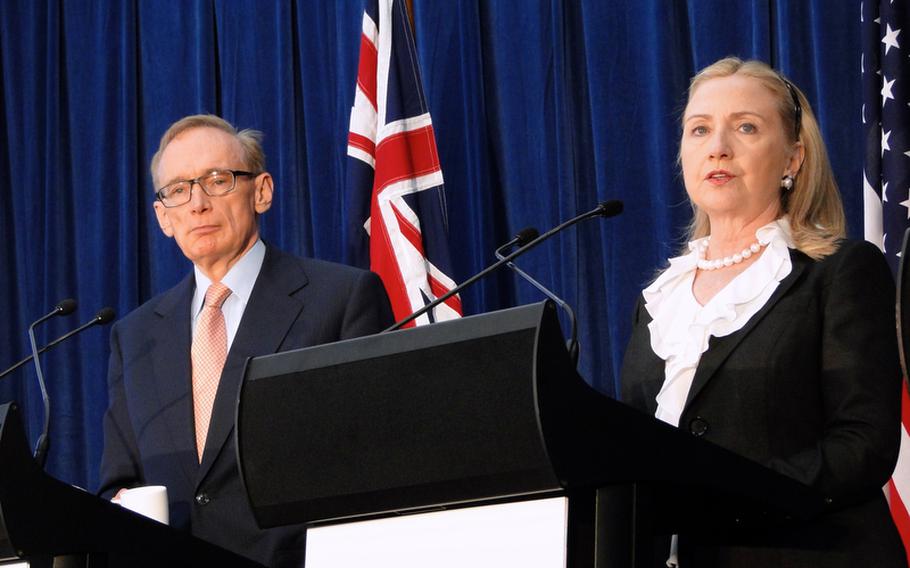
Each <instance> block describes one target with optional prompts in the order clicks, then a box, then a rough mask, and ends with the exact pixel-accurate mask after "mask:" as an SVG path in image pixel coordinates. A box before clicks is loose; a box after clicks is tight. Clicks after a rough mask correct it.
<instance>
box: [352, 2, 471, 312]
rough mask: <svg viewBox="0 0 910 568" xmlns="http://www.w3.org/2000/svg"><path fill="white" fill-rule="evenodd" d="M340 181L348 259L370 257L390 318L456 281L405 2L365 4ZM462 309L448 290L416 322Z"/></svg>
mask: <svg viewBox="0 0 910 568" xmlns="http://www.w3.org/2000/svg"><path fill="white" fill-rule="evenodd" d="M347 178H348V179H347V188H346V191H347V195H346V197H347V202H348V208H349V211H348V213H349V214H350V215H351V218H352V219H353V225H354V226H353V227H351V228H349V232H351V231H353V232H354V235H353V238H352V239H351V242H352V243H353V244H352V248H353V250H351V251H349V258H348V260H349V261H351V262H353V263H355V264H360V265H363V266H365V265H366V264H367V260H368V261H369V266H370V269H371V270H373V271H374V272H376V273H377V274H379V276H380V278H382V281H383V283H384V284H385V288H386V291H387V292H388V294H389V299H390V300H391V302H392V309H393V311H394V312H395V317H396V319H399V320H400V319H402V318H404V317H405V316H407V315H409V314H410V313H412V312H414V311H416V310H418V309H420V308H422V307H424V306H425V305H426V304H428V303H429V302H431V301H432V300H434V299H435V298H437V297H439V296H442V295H443V294H445V293H446V292H448V291H449V290H450V289H451V288H452V287H454V286H455V282H454V280H453V279H452V277H451V274H452V270H451V263H450V259H449V252H448V244H447V241H446V234H447V232H448V229H447V219H446V203H445V190H444V187H443V180H442V168H441V167H440V164H439V155H438V153H437V151H436V139H435V136H434V134H433V123H432V121H431V120H430V111H429V108H428V107H427V102H426V98H425V97H424V93H423V86H422V84H421V80H420V69H419V68H418V63H417V50H416V48H415V44H414V35H413V33H412V30H411V25H410V21H409V17H408V13H407V7H406V6H405V5H404V2H403V0H368V1H367V4H366V7H365V9H364V14H363V29H362V34H361V37H360V64H359V67H358V71H357V87H356V91H355V95H354V108H353V109H352V110H351V127H350V133H349V135H348V172H347ZM367 243H368V244H367ZM367 251H368V254H367ZM367 257H368V258H367ZM461 313H462V312H461V300H460V299H459V298H458V296H457V295H456V296H453V297H452V298H450V299H449V300H447V301H446V302H444V303H443V304H440V305H439V306H438V307H437V308H435V309H434V310H432V311H431V312H430V313H428V314H426V315H423V316H421V317H420V318H418V319H417V320H416V325H422V324H425V323H432V322H434V321H443V320H449V319H453V318H457V317H460V316H461Z"/></svg>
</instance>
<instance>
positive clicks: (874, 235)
mask: <svg viewBox="0 0 910 568" xmlns="http://www.w3.org/2000/svg"><path fill="white" fill-rule="evenodd" d="M861 10H862V11H861V26H862V37H863V53H862V60H861V66H862V78H863V108H862V111H863V128H864V130H865V135H866V157H865V163H864V169H863V205H864V207H863V209H864V213H865V220H864V223H863V224H864V226H865V236H866V240H868V241H871V242H873V243H875V244H876V245H878V246H879V248H881V249H882V251H883V252H884V253H885V256H886V257H887V259H888V263H889V264H890V265H891V268H892V271H894V272H895V273H896V272H897V269H898V266H899V262H900V250H901V241H902V239H903V235H904V231H905V230H906V228H907V227H908V226H910V189H908V188H910V60H908V54H910V49H907V48H908V47H910V6H908V4H907V2H905V0H866V1H865V2H863V3H862V8H861ZM905 262H907V261H906V260H905ZM906 380H907V377H904V387H905V388H904V390H903V393H902V413H901V414H902V417H901V423H902V424H901V447H900V455H899V457H898V461H897V467H896V468H895V470H894V473H893V474H892V475H891V480H890V481H889V482H888V487H887V493H888V498H889V502H890V506H891V516H892V517H893V518H894V522H895V524H896V525H897V528H898V531H899V532H900V534H901V539H902V540H903V541H904V548H906V549H907V551H908V553H910V515H908V507H910V398H908V396H907V388H906V387H907V384H906Z"/></svg>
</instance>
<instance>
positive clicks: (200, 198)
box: [190, 181, 211, 211]
mask: <svg viewBox="0 0 910 568" xmlns="http://www.w3.org/2000/svg"><path fill="white" fill-rule="evenodd" d="M209 199H211V198H210V197H209V194H207V193H206V192H205V190H204V189H202V184H201V183H199V182H198V181H192V182H190V207H192V208H193V211H205V210H206V209H208V208H209V205H210V201H209Z"/></svg>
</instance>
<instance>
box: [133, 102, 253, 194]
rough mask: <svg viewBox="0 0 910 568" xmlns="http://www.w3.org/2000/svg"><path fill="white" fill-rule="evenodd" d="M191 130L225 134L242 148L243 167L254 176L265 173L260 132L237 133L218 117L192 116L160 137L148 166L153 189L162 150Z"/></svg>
mask: <svg viewBox="0 0 910 568" xmlns="http://www.w3.org/2000/svg"><path fill="white" fill-rule="evenodd" d="M193 128H215V129H216V130H221V131H222V132H227V133H228V134H230V135H231V136H233V137H234V138H236V139H237V141H238V142H239V143H240V146H241V147H242V148H243V161H244V167H245V168H247V169H248V170H249V171H250V172H252V173H254V174H260V173H262V172H264V171H265V152H263V150H262V132H259V131H258V130H252V129H249V128H247V129H244V130H241V131H239V132H238V131H237V129H236V128H234V126H233V125H232V124H231V123H230V122H228V121H226V120H224V119H223V118H221V117H220V116H215V115H214V114H194V115H191V116H185V117H183V118H181V119H180V120H178V121H177V122H175V123H174V124H172V125H171V126H170V127H169V128H168V129H167V130H166V131H165V132H164V134H162V135H161V142H160V143H159V144H158V151H157V152H155V154H154V155H153V156H152V163H151V165H150V166H149V170H150V171H151V173H152V181H153V184H154V185H155V189H157V187H158V180H157V179H156V177H155V172H156V171H157V170H158V163H159V162H160V161H161V154H162V153H163V152H164V149H165V148H167V145H168V144H170V143H171V141H172V140H174V138H176V137H177V136H179V135H180V134H181V133H183V132H186V131H187V130H191V129H193Z"/></svg>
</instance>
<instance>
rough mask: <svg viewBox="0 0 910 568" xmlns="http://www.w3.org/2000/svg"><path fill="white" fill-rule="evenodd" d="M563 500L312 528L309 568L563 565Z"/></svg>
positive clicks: (565, 507)
mask: <svg viewBox="0 0 910 568" xmlns="http://www.w3.org/2000/svg"><path fill="white" fill-rule="evenodd" d="M567 518H568V499H567V498H565V497H555V498H550V499H539V500H533V501H520V502H515V503H502V504H497V505H484V506H480V507H468V508H463V509H454V510H448V511H437V512H433V513H421V514H415V515H407V516H402V517H388V518H382V519H373V520H368V521H358V522H353V523H346V524H337V525H328V526H322V527H316V528H311V529H309V530H308V531H307V549H306V568H350V567H352V566H369V567H370V568H426V567H427V566H434V567H436V568H449V567H451V568H464V567H465V566H470V567H471V568H501V567H502V566H521V567H522V568H564V567H565V566H566V532H567Z"/></svg>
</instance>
